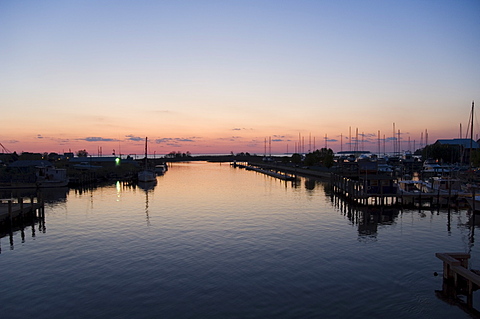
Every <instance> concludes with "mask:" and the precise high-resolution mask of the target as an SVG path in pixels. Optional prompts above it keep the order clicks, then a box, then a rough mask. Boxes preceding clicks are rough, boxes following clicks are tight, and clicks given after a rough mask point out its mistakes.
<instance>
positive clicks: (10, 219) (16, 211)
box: [0, 197, 45, 230]
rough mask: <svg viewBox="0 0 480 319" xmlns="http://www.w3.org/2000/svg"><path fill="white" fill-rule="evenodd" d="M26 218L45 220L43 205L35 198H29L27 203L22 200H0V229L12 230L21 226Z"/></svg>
mask: <svg viewBox="0 0 480 319" xmlns="http://www.w3.org/2000/svg"><path fill="white" fill-rule="evenodd" d="M26 218H34V219H35V218H40V219H44V218H45V204H44V202H43V201H42V200H41V199H39V198H35V197H30V198H29V201H28V202H25V201H24V199H23V198H17V199H14V198H3V199H0V229H1V230H4V229H7V228H10V229H12V228H14V227H15V226H17V225H19V224H22V223H23V221H24V219H26Z"/></svg>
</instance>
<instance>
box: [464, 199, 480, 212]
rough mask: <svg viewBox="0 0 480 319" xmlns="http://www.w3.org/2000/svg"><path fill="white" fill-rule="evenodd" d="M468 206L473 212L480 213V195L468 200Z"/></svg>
mask: <svg viewBox="0 0 480 319" xmlns="http://www.w3.org/2000/svg"><path fill="white" fill-rule="evenodd" d="M466 200H467V203H468V205H469V206H470V208H471V209H472V210H473V211H476V212H478V211H480V195H477V196H474V197H467V198H466Z"/></svg>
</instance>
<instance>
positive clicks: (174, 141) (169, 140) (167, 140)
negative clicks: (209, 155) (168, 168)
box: [155, 137, 198, 146]
mask: <svg viewBox="0 0 480 319" xmlns="http://www.w3.org/2000/svg"><path fill="white" fill-rule="evenodd" d="M196 139H198V137H188V138H183V137H164V138H157V139H156V140H155V143H157V144H163V143H165V144H167V145H170V146H172V145H177V143H182V142H187V143H191V142H195V140H196Z"/></svg>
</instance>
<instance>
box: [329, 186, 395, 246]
mask: <svg viewBox="0 0 480 319" xmlns="http://www.w3.org/2000/svg"><path fill="white" fill-rule="evenodd" d="M331 200H332V204H333V205H334V207H335V208H336V209H337V210H339V211H340V212H342V214H343V215H344V216H345V217H347V218H348V220H350V222H351V223H352V224H353V225H356V226H357V229H358V236H359V239H360V240H376V239H377V232H378V226H379V225H392V224H394V223H395V221H396V219H397V217H398V215H399V214H400V209H398V208H395V207H391V206H360V205H355V204H351V203H349V202H347V201H346V200H344V199H343V198H341V197H339V196H335V195H333V194H331Z"/></svg>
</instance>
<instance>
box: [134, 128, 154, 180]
mask: <svg viewBox="0 0 480 319" xmlns="http://www.w3.org/2000/svg"><path fill="white" fill-rule="evenodd" d="M147 145H148V139H147V138H146V137H145V163H144V166H143V170H141V171H140V172H138V175H137V177H138V181H139V182H153V181H156V180H157V174H155V171H153V170H151V169H149V168H148V161H147Z"/></svg>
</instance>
